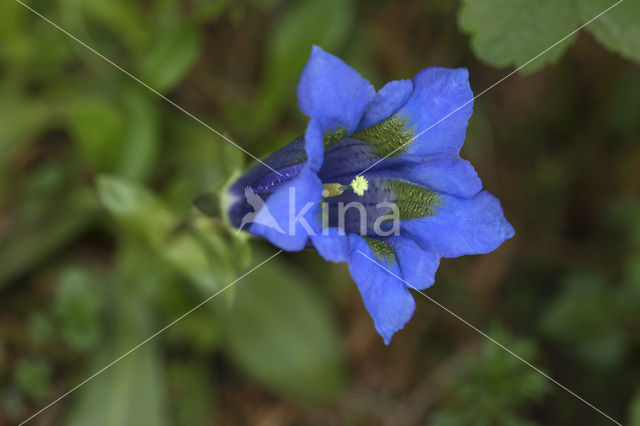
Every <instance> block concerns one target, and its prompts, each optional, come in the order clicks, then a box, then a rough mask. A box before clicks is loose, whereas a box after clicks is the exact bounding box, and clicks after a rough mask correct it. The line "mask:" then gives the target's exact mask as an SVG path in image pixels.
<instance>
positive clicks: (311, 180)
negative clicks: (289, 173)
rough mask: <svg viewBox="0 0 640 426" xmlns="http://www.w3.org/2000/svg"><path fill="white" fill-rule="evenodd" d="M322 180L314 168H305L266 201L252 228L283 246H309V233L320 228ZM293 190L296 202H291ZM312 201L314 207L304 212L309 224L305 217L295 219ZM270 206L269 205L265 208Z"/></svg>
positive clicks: (285, 248) (297, 247) (285, 247)
mask: <svg viewBox="0 0 640 426" xmlns="http://www.w3.org/2000/svg"><path fill="white" fill-rule="evenodd" d="M322 188H323V186H322V182H320V179H318V176H317V175H316V174H315V173H314V172H313V171H312V170H311V169H310V168H305V169H303V170H302V172H301V173H300V175H299V176H298V177H297V178H295V179H294V180H292V181H291V182H289V183H287V185H286V186H282V187H280V188H279V189H278V190H277V191H276V192H275V193H274V194H272V195H271V196H270V197H269V198H268V199H267V201H266V203H265V206H264V207H263V208H262V209H260V211H259V212H258V214H257V215H256V217H255V219H254V221H253V223H252V225H251V227H250V228H249V232H251V233H252V234H255V235H261V236H263V237H265V238H266V239H267V240H269V241H270V242H271V243H272V244H274V245H276V246H278V247H280V248H281V249H283V250H288V251H297V250H302V249H303V248H305V246H306V244H307V240H308V239H309V235H310V234H312V233H314V232H317V231H318V230H319V228H320V223H319V221H318V217H319V215H320V198H321V197H322ZM290 191H292V192H293V194H294V195H295V202H293V203H291V205H290V201H291V196H290ZM308 203H311V205H312V207H311V208H310V209H309V210H308V211H307V212H306V213H305V214H303V218H304V220H305V221H306V223H307V224H308V226H309V229H306V228H305V226H304V225H303V222H302V221H295V222H294V220H293V218H294V216H296V215H297V214H298V213H301V212H302V211H303V209H304V208H305V207H306V206H307V204H308ZM265 207H266V208H265Z"/></svg>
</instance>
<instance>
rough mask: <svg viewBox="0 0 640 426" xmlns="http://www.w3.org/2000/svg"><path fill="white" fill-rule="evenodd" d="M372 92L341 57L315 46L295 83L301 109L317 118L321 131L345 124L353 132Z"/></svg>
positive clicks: (372, 94)
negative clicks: (298, 80) (296, 83)
mask: <svg viewBox="0 0 640 426" xmlns="http://www.w3.org/2000/svg"><path fill="white" fill-rule="evenodd" d="M374 96H375V90H374V88H373V86H372V85H371V84H370V83H369V82H368V81H367V80H366V79H364V78H362V76H361V75H360V74H359V73H358V72H357V71H356V70H354V69H353V68H351V67H350V66H349V65H347V64H345V63H344V62H343V61H342V60H341V59H339V58H337V57H335V56H333V55H331V54H329V53H327V52H325V51H324V50H322V49H321V48H320V47H318V46H313V48H312V49H311V57H310V58H309V61H308V62H307V65H306V66H305V67H304V70H303V71H302V75H301V76H300V82H299V83H298V104H299V106H300V109H301V110H302V112H304V113H305V114H307V115H308V116H310V117H312V118H315V119H317V120H319V122H320V124H321V125H322V130H323V132H327V131H336V130H339V129H340V128H345V129H346V130H347V133H351V132H353V131H354V130H355V129H356V128H357V126H358V123H359V122H360V119H361V118H362V115H363V114H364V112H365V110H366V109H367V106H368V105H369V103H370V102H371V101H372V100H373V98H374Z"/></svg>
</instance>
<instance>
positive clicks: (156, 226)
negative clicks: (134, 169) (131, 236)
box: [96, 175, 178, 245]
mask: <svg viewBox="0 0 640 426" xmlns="http://www.w3.org/2000/svg"><path fill="white" fill-rule="evenodd" d="M96 190H97V192H98V197H99V198H100V201H101V202H102V204H103V205H104V206H105V207H106V208H107V210H109V212H111V213H112V214H113V215H114V216H115V217H116V218H117V219H118V220H119V221H120V223H122V224H123V225H124V226H125V227H127V228H128V229H130V230H133V231H134V232H136V233H137V234H139V235H142V236H144V237H145V238H146V239H147V240H148V241H150V242H152V244H154V245H157V244H162V242H163V241H164V240H165V239H166V238H167V236H168V235H169V233H170V232H171V230H172V229H173V227H175V226H176V225H177V222H178V221H177V219H176V218H175V217H174V215H173V213H172V212H171V211H170V210H168V209H167V208H166V207H165V206H164V205H163V203H162V202H161V201H160V200H159V199H157V198H156V197H155V196H154V195H153V194H152V193H151V192H150V191H148V190H147V189H146V188H144V187H143V186H141V185H139V184H137V183H135V182H134V181H131V180H127V179H123V178H119V177H116V176H110V175H100V176H98V178H97V180H96Z"/></svg>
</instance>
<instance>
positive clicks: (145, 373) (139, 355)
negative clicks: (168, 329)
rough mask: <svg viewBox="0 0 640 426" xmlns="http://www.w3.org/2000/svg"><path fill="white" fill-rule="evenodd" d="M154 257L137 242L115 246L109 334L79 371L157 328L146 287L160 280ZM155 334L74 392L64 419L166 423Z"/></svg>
mask: <svg viewBox="0 0 640 426" xmlns="http://www.w3.org/2000/svg"><path fill="white" fill-rule="evenodd" d="M152 259H153V257H149V256H144V254H141V253H140V251H139V250H136V247H135V245H127V244H122V245H121V246H120V247H119V250H118V257H117V265H116V268H115V269H116V271H117V273H116V277H115V279H114V280H113V282H112V283H111V284H112V285H111V286H110V290H111V295H110V296H111V297H110V300H109V301H110V302H111V305H112V308H111V309H110V310H109V311H108V314H109V315H110V320H111V321H110V322H109V325H110V326H109V329H110V331H111V332H112V334H111V337H109V338H107V339H106V341H105V342H104V343H103V345H101V348H102V350H101V351H100V352H98V353H97V354H96V356H95V357H94V359H93V362H92V363H91V365H90V366H89V368H88V369H87V371H86V372H85V373H84V374H83V376H84V377H86V376H88V375H89V374H92V373H95V372H96V371H98V370H100V369H101V368H103V367H105V366H106V365H108V364H109V363H111V362H112V361H114V360H115V359H117V358H118V357H120V356H121V355H123V354H125V353H126V352H128V351H129V350H131V349H132V348H133V347H135V346H136V345H138V344H139V343H140V342H142V341H143V340H145V339H147V338H148V337H149V336H150V335H152V333H153V332H154V331H156V329H157V328H158V327H157V326H156V325H154V324H153V322H152V320H153V316H152V314H151V311H150V305H149V290H150V289H153V288H154V287H157V286H158V285H162V284H163V283H162V280H163V278H164V276H163V275H162V270H161V269H159V268H153V267H152V266H153V264H152V263H151V262H152ZM158 342H159V340H150V341H148V342H147V343H145V344H144V346H141V347H140V348H138V349H136V350H135V351H133V352H131V353H130V354H128V355H127V356H126V357H124V358H122V359H121V360H120V361H118V362H117V363H116V364H114V365H113V366H111V367H110V368H109V369H108V370H106V371H105V372H104V373H102V374H100V375H98V376H96V377H95V378H94V379H93V380H91V381H90V382H89V383H87V385H86V387H83V390H82V392H78V394H77V396H78V397H79V400H78V402H77V405H76V406H75V407H74V409H73V410H72V411H71V413H70V415H69V418H68V420H67V422H65V423H64V424H66V425H71V426H84V425H89V424H90V425H94V426H116V425H145V424H149V425H159V426H163V425H166V424H167V415H166V409H165V406H166V404H165V396H164V386H163V384H164V374H163V362H162V359H161V357H160V350H159V348H158V346H157V345H158Z"/></svg>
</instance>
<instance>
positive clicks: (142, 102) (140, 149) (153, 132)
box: [114, 87, 160, 179]
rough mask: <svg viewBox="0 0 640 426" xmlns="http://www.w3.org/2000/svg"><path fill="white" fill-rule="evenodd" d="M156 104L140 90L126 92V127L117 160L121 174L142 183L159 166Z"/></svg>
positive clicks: (155, 101) (148, 94)
mask: <svg viewBox="0 0 640 426" xmlns="http://www.w3.org/2000/svg"><path fill="white" fill-rule="evenodd" d="M157 101H158V100H157V98H155V97H154V96H153V94H151V93H149V92H148V91H146V90H144V89H141V88H138V87H136V88H129V89H125V90H123V93H122V103H123V107H122V108H123V110H124V115H125V123H124V134H123V140H122V143H121V144H120V147H121V149H120V153H119V156H118V167H117V172H118V174H120V175H122V176H126V177H128V178H132V179H143V178H145V177H147V176H148V175H149V174H150V173H151V171H152V170H153V167H154V166H155V165H156V163H157V158H156V157H157V151H158V149H159V145H160V143H159V142H160V119H159V115H158V104H157ZM114 142H115V141H114Z"/></svg>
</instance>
